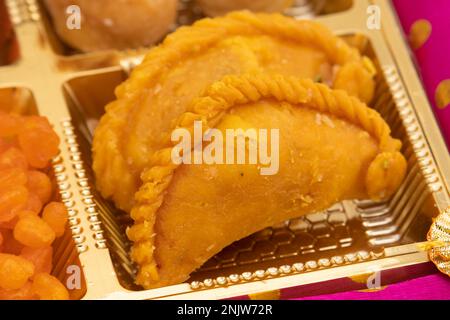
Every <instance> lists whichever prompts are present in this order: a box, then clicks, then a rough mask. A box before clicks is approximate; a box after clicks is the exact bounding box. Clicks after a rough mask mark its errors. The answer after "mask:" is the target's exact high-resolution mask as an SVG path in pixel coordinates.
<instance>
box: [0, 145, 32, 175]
mask: <svg viewBox="0 0 450 320" xmlns="http://www.w3.org/2000/svg"><path fill="white" fill-rule="evenodd" d="M9 168H21V169H23V170H27V169H28V161H27V158H26V157H25V155H24V154H23V152H22V151H20V150H19V149H18V148H16V147H10V148H8V149H7V150H6V151H4V152H2V153H1V154H0V170H2V169H9Z"/></svg>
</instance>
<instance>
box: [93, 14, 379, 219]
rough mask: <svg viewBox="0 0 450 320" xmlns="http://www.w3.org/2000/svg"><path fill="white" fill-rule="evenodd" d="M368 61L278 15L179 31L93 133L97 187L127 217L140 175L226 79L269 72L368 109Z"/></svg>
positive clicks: (315, 28)
mask: <svg viewBox="0 0 450 320" xmlns="http://www.w3.org/2000/svg"><path fill="white" fill-rule="evenodd" d="M370 66H371V63H370V60H369V59H367V58H365V57H362V56H361V55H360V54H359V52H358V51H357V50H356V49H354V48H351V47H349V46H348V45H347V44H346V43H345V42H344V41H343V40H342V39H340V38H337V37H335V36H334V35H333V34H332V33H331V31H330V30H328V29H327V28H326V27H324V26H322V25H320V24H318V23H316V22H312V21H298V20H294V19H292V18H288V17H285V16H282V15H279V14H252V13H250V12H246V11H242V12H234V13H231V14H229V15H227V16H225V17H219V18H214V19H203V20H200V21H198V22H196V23H195V24H194V25H193V26H190V27H181V28H179V29H178V30H177V31H176V32H174V33H173V34H171V35H169V36H168V37H167V38H166V40H165V41H164V42H163V43H162V44H161V45H160V46H158V47H155V48H154V49H153V50H151V52H150V53H149V54H148V55H147V56H146V58H145V59H144V61H143V63H142V64H141V65H139V66H138V67H137V68H136V69H135V70H134V71H133V72H132V74H131V76H130V78H129V79H128V80H127V81H125V82H124V83H123V84H122V85H120V86H119V87H118V88H117V89H116V96H117V99H116V100H115V101H114V102H112V103H111V104H109V105H108V106H107V107H106V115H105V116H104V117H103V118H102V119H101V122H100V125H99V127H98V128H97V130H96V133H95V137H94V143H93V152H94V171H95V174H96V182H97V187H98V189H99V190H100V192H101V193H102V195H103V196H104V197H105V198H109V199H112V200H113V201H114V203H115V204H116V206H117V207H119V208H121V209H123V210H125V211H130V210H131V208H132V207H133V205H134V195H135V193H136V191H137V190H138V188H139V187H140V186H141V184H142V181H141V179H140V174H141V173H142V171H143V170H144V169H145V168H146V167H148V164H149V159H150V158H151V156H152V154H153V153H154V152H155V151H156V150H158V149H159V148H160V147H161V146H162V145H163V144H164V142H165V139H166V138H167V136H168V134H169V133H170V132H171V130H172V129H173V126H174V123H173V120H174V119H176V118H177V117H179V116H180V115H181V114H182V113H184V112H186V111H187V110H188V108H189V105H190V102H191V101H192V99H194V98H196V97H198V96H200V94H201V93H202V92H204V90H205V89H206V88H207V87H208V86H209V85H211V84H212V83H213V82H215V81H218V80H220V79H222V77H224V76H226V75H239V74H244V73H252V72H265V73H272V74H281V75H286V76H296V77H301V78H311V79H317V78H321V79H322V81H323V82H325V83H327V84H329V85H330V86H332V87H333V88H337V89H344V90H346V91H347V92H349V93H350V94H352V95H355V96H358V97H359V98H360V99H361V100H363V101H364V102H369V101H370V100H371V99H372V96H373V92H374V87H375V84H374V80H373V72H372V68H371V67H370Z"/></svg>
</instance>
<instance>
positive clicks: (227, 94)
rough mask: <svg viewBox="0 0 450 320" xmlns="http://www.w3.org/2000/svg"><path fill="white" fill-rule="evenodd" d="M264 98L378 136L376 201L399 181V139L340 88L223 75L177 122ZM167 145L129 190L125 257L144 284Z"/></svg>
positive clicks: (166, 169) (187, 124)
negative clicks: (132, 191)
mask: <svg viewBox="0 0 450 320" xmlns="http://www.w3.org/2000/svg"><path fill="white" fill-rule="evenodd" d="M267 98H271V99H275V100H276V101H278V102H287V103H290V104H291V105H293V106H296V107H304V106H306V107H307V108H312V109H315V110H317V111H319V112H322V113H329V114H332V115H334V116H336V117H338V118H341V119H344V120H346V121H348V122H350V123H353V124H355V125H357V126H359V127H360V128H362V129H364V130H365V131H367V132H368V133H369V134H370V135H371V136H372V137H373V138H375V139H376V140H377V141H378V149H379V150H378V154H377V155H376V157H375V158H374V159H373V161H372V162H371V164H370V166H369V168H368V171H367V173H366V179H365V183H366V191H367V194H368V195H369V197H370V198H372V199H374V200H381V199H385V198H387V197H388V196H390V195H392V194H393V193H394V192H395V191H396V190H397V188H398V187H399V186H400V184H401V182H402V181H403V178H404V176H405V173H406V167H407V163H406V160H405V158H404V157H403V155H402V154H401V153H400V149H401V146H402V144H401V142H400V141H399V140H396V139H394V138H392V137H391V130H390V128H389V126H388V124H387V123H386V122H385V121H384V119H383V118H382V117H381V116H380V114H379V113H378V112H376V111H375V110H373V109H371V108H369V107H367V106H366V105H365V104H364V103H362V102H361V101H359V100H358V99H357V98H355V97H351V96H349V95H348V94H347V93H346V92H345V91H342V90H332V89H330V88H329V87H327V86H325V85H322V84H318V83H314V82H313V81H311V80H307V79H298V78H295V77H286V76H281V75H269V74H257V75H255V74H247V75H241V76H226V77H224V78H223V80H222V81H219V82H215V83H214V84H212V85H211V86H210V87H209V88H208V89H207V91H206V93H205V94H204V95H203V96H202V97H199V98H196V99H194V100H193V103H192V108H191V110H192V112H186V113H184V114H183V115H182V116H181V117H180V118H179V119H178V122H177V127H178V128H186V129H188V130H191V131H192V130H193V123H194V121H202V123H203V128H205V130H206V129H207V128H211V127H214V126H215V125H216V124H218V123H219V122H220V120H221V118H222V116H223V115H224V114H225V113H226V111H227V110H229V109H231V108H234V107H239V106H240V105H244V104H247V103H251V102H256V101H259V100H261V99H267ZM172 147H173V145H172V143H170V145H168V146H166V147H165V148H162V149H160V150H159V151H157V152H156V153H155V154H154V157H153V159H152V164H151V165H150V166H149V167H148V168H147V169H145V170H144V172H143V173H142V175H141V179H142V181H143V185H142V187H141V188H140V189H139V191H138V192H137V193H136V195H135V203H136V204H135V206H134V207H133V209H132V210H131V217H132V219H133V220H134V221H135V224H134V226H132V227H131V228H129V229H128V230H127V235H128V237H129V239H130V240H131V241H133V242H134V244H133V247H132V250H131V257H132V259H133V261H134V262H136V263H137V264H138V265H139V266H140V268H139V272H138V275H137V278H136V283H138V284H140V285H142V286H143V287H145V288H150V287H152V286H154V285H155V284H156V283H157V281H158V279H159V276H158V266H157V261H155V258H154V251H155V246H154V237H155V231H154V225H155V221H156V219H157V212H158V209H159V208H160V206H161V205H162V203H163V201H164V195H165V192H166V190H167V188H168V186H169V185H170V182H171V180H172V176H173V174H174V172H175V170H176V168H177V167H178V165H175V164H173V162H172V160H171V151H172Z"/></svg>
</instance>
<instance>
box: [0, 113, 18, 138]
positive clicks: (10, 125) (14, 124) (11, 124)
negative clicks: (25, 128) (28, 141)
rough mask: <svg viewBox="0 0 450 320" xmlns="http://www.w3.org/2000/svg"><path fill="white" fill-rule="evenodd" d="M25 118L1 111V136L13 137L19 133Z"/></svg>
mask: <svg viewBox="0 0 450 320" xmlns="http://www.w3.org/2000/svg"><path fill="white" fill-rule="evenodd" d="M22 123H23V118H22V117H20V116H18V115H15V114H8V113H5V112H3V111H0V137H11V136H15V135H17V134H18V133H19V131H20V129H21V127H22Z"/></svg>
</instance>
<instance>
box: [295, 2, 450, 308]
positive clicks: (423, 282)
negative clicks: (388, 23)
mask: <svg viewBox="0 0 450 320" xmlns="http://www.w3.org/2000/svg"><path fill="white" fill-rule="evenodd" d="M386 1H387V0H386ZM393 3H394V5H395V7H396V9H397V13H398V16H399V19H400V21H401V24H402V26H403V28H404V31H405V33H406V34H408V33H409V30H410V28H411V25H412V24H413V23H414V22H415V21H417V20H419V19H426V20H428V21H429V22H430V23H431V25H432V33H431V36H430V38H429V39H428V40H427V42H426V43H425V44H424V45H423V46H422V47H421V48H419V49H417V50H415V55H416V59H417V62H418V66H419V70H420V73H421V76H422V79H423V83H424V86H425V89H426V91H427V94H428V97H429V100H430V101H431V103H432V105H433V109H434V112H435V115H436V118H437V119H438V122H439V124H440V127H441V129H442V132H443V134H444V136H445V138H446V140H447V146H448V147H449V149H450V106H448V107H446V108H444V109H438V108H437V107H436V104H435V91H436V88H437V86H438V85H439V83H440V82H441V81H442V80H445V79H450V0H393ZM417 107H418V108H420V107H424V106H417ZM428 299H429V300H450V277H448V276H446V275H443V274H440V273H438V271H437V270H436V274H432V275H428V276H423V277H420V278H416V279H413V280H409V281H405V282H401V283H397V284H393V285H389V286H387V287H386V288H385V289H383V290H379V291H374V292H360V291H351V292H342V293H334V294H328V295H320V296H311V297H306V298H298V299H294V300H428Z"/></svg>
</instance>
